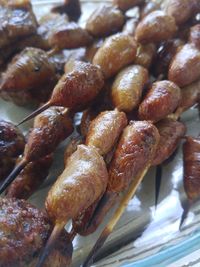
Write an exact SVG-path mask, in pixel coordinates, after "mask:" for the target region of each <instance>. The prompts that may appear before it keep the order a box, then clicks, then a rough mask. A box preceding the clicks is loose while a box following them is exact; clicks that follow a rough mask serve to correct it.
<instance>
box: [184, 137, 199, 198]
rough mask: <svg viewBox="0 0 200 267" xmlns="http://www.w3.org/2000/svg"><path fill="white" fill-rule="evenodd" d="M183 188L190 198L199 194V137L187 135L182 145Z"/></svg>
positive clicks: (197, 196)
mask: <svg viewBox="0 0 200 267" xmlns="http://www.w3.org/2000/svg"><path fill="white" fill-rule="evenodd" d="M183 163H184V164H183V166H184V188H185V192H186V194H187V196H188V198H189V199H190V200H196V198H199V196H200V138H199V137H198V138H192V137H187V138H186V142H185V143H184V145H183Z"/></svg>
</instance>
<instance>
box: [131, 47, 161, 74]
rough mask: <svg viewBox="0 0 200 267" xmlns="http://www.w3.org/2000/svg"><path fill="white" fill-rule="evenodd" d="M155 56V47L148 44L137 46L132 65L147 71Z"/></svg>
mask: <svg viewBox="0 0 200 267" xmlns="http://www.w3.org/2000/svg"><path fill="white" fill-rule="evenodd" d="M155 55H156V45H155V44H153V43H149V44H146V45H142V44H138V49H137V54H136V58H135V61H134V63H135V64H137V65H141V66H143V67H144V68H147V69H149V68H150V66H151V64H152V62H153V59H154V56H155Z"/></svg>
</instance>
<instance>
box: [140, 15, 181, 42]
mask: <svg viewBox="0 0 200 267" xmlns="http://www.w3.org/2000/svg"><path fill="white" fill-rule="evenodd" d="M176 31H177V26H176V23H175V20H174V18H173V17H172V16H168V15H167V14H165V13H164V12H163V11H153V12H151V13H149V14H148V15H147V16H146V17H144V18H143V19H142V20H141V21H140V22H139V24H138V26H137V28H136V32H135V37H136V40H137V41H138V42H141V43H152V42H161V41H166V40H168V39H169V38H172V37H173V36H174V34H175V33H176Z"/></svg>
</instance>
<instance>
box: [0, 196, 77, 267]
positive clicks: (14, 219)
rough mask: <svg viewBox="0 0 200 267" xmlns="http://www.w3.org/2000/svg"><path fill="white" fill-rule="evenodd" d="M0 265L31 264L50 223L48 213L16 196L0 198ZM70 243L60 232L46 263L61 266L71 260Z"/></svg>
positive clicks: (21, 266) (48, 231) (17, 265)
mask: <svg viewBox="0 0 200 267" xmlns="http://www.w3.org/2000/svg"><path fill="white" fill-rule="evenodd" d="M0 210H1V212H0V232H1V239H0V247H1V249H0V258H1V261H0V266H1V267H11V266H12V267H24V266H28V267H33V266H35V264H36V262H37V257H38V255H39V253H40V250H41V249H42V248H43V246H44V245H45V242H46V240H47V238H48V236H49V234H50V231H51V229H52V226H51V224H50V222H49V220H48V218H47V216H46V215H45V214H44V213H43V212H41V211H39V210H38V209H36V208H35V207H34V206H32V205H30V204H28V203H26V202H25V201H24V200H17V199H15V198H10V199H7V198H0ZM71 254H72V245H71V243H70V241H69V239H68V237H67V235H66V234H65V233H64V232H63V235H62V238H61V239H60V240H59V241H58V242H57V244H56V246H55V249H54V250H53V253H52V255H50V256H49V257H48V260H47V263H46V264H45V267H47V266H48V267H53V266H54V267H55V266H57V267H64V266H68V264H69V263H70V261H71V260H70V258H71Z"/></svg>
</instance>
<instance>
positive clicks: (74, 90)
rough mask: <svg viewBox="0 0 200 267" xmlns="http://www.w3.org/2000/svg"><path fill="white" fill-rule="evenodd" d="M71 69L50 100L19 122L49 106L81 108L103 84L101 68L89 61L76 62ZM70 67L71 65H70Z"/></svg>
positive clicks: (61, 80) (92, 98)
mask: <svg viewBox="0 0 200 267" xmlns="http://www.w3.org/2000/svg"><path fill="white" fill-rule="evenodd" d="M72 66H74V68H73V67H72V70H71V69H70V70H71V71H69V72H67V73H65V74H64V75H63V76H62V77H61V79H60V80H59V81H58V83H57V85H56V86H55V87H54V90H53V92H52V95H51V98H50V100H49V101H48V102H47V103H46V104H44V105H43V106H42V107H40V108H39V109H37V110H36V111H35V112H33V113H32V114H31V115H29V116H28V117H26V118H25V119H24V120H22V121H21V122H20V123H19V124H21V123H24V122H25V121H27V120H29V119H31V118H33V117H34V116H36V115H37V114H39V113H41V112H42V111H43V110H46V109H47V108H49V107H50V106H63V107H67V108H72V109H76V110H78V109H81V108H83V107H84V106H86V105H87V104H89V103H90V102H91V101H92V100H94V98H95V97H96V96H97V95H98V93H99V92H100V90H101V89H102V87H103V85H104V78H103V73H102V71H101V69H100V68H99V67H98V66H95V65H93V64H90V63H85V62H81V61H80V62H76V61H75V63H74V64H73V65H72ZM70 68H71V66H70Z"/></svg>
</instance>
